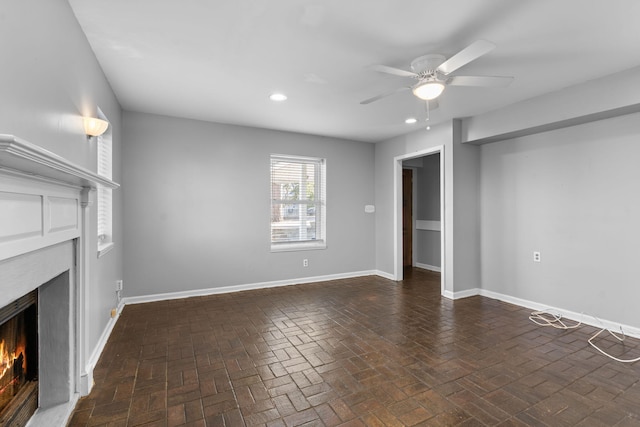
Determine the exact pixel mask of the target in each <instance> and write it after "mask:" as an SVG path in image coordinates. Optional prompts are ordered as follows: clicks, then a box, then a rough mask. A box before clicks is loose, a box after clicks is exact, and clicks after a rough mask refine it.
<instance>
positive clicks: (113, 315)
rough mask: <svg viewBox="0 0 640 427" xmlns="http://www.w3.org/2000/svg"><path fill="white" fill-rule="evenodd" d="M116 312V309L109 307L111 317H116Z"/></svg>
mask: <svg viewBox="0 0 640 427" xmlns="http://www.w3.org/2000/svg"><path fill="white" fill-rule="evenodd" d="M117 314H118V310H117V309H115V308H112V309H111V318H112V319H113V318H114V317H116V315H117Z"/></svg>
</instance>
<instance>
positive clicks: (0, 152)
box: [0, 134, 120, 189]
mask: <svg viewBox="0 0 640 427" xmlns="http://www.w3.org/2000/svg"><path fill="white" fill-rule="evenodd" d="M0 169H3V170H5V171H6V172H9V173H11V172H14V173H18V174H28V175H32V176H34V177H37V178H41V179H42V178H44V179H46V180H55V181H58V182H60V183H65V184H67V185H73V186H78V187H89V188H92V189H94V188H96V186H97V184H100V185H104V186H106V187H109V188H118V187H120V184H117V183H115V182H113V181H112V180H110V179H108V178H105V177H103V176H100V175H98V174H96V173H93V172H91V171H90V170H87V169H84V168H82V167H80V166H78V165H76V164H74V163H71V162H70V161H68V160H67V159H65V158H64V157H61V156H58V155H57V154H55V153H52V152H51V151H48V150H45V149H44V148H41V147H38V146H37V145H35V144H32V143H30V142H27V141H25V140H23V139H20V138H18V137H16V136H13V135H3V134H0Z"/></svg>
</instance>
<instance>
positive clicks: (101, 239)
mask: <svg viewBox="0 0 640 427" xmlns="http://www.w3.org/2000/svg"><path fill="white" fill-rule="evenodd" d="M111 159H112V153H111V133H110V132H108V133H105V134H103V135H101V136H98V175H102V176H104V177H105V178H109V179H111V178H112V167H111ZM111 211H112V208H111V188H107V187H104V186H102V185H98V244H99V245H100V244H105V243H109V242H111Z"/></svg>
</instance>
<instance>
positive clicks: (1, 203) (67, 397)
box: [0, 135, 118, 427]
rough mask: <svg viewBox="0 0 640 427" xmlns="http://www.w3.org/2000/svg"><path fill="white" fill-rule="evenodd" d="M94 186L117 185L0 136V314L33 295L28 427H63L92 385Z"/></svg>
mask: <svg viewBox="0 0 640 427" xmlns="http://www.w3.org/2000/svg"><path fill="white" fill-rule="evenodd" d="M98 185H104V186H107V187H109V188H117V187H118V184H116V183H114V182H113V181H111V180H109V179H106V178H104V177H101V176H99V175H97V174H95V173H93V172H91V171H89V170H87V169H84V168H82V167H80V166H77V165H75V164H73V163H71V162H69V161H67V160H66V159H64V158H62V157H60V156H58V155H56V154H54V153H52V152H50V151H48V150H44V149H42V148H41V147H39V146H37V145H34V144H31V143H29V142H27V141H24V140H22V139H20V138H17V137H15V136H12V135H0V308H1V307H4V306H7V305H11V304H15V302H16V301H20V300H21V299H23V298H25V295H32V293H33V292H35V293H36V295H37V303H36V304H35V307H37V350H36V352H37V358H38V360H37V363H35V364H36V365H37V367H38V373H37V379H38V382H37V388H38V391H37V409H36V411H35V413H34V415H33V416H32V417H31V418H30V421H29V424H28V425H29V427H33V426H45V425H46V426H52V425H64V424H65V423H66V421H67V419H68V417H69V415H70V414H71V412H72V410H73V408H74V406H75V403H76V402H77V399H78V398H79V396H81V395H85V394H88V392H89V391H90V389H91V386H92V384H93V372H92V369H93V366H92V365H91V361H90V356H91V355H90V353H89V349H88V336H87V334H88V325H87V321H86V318H87V316H86V314H87V310H88V298H87V297H88V293H89V291H90V289H91V288H90V283H91V281H92V276H91V274H90V270H91V262H92V260H93V259H95V258H96V248H95V247H93V245H92V243H91V242H93V243H94V244H95V239H91V237H92V236H93V235H94V234H96V231H95V230H92V229H91V227H90V221H89V214H90V210H89V209H90V206H91V204H92V199H93V194H94V193H95V191H94V190H95V189H96V188H97V186H98Z"/></svg>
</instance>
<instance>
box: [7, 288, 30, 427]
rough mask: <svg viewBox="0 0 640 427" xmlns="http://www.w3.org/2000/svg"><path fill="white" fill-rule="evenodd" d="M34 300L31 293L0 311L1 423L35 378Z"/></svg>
mask: <svg viewBox="0 0 640 427" xmlns="http://www.w3.org/2000/svg"><path fill="white" fill-rule="evenodd" d="M37 301H38V292H37V290H34V291H33V292H30V293H29V294H27V295H25V296H23V297H21V298H19V299H18V300H16V301H13V302H12V303H11V304H9V305H7V306H5V307H3V308H2V309H0V423H2V421H3V420H5V421H6V418H7V417H8V416H10V415H11V414H8V412H10V411H12V408H13V407H15V406H16V402H15V401H16V400H19V399H22V396H23V395H24V394H25V392H24V390H26V389H31V388H33V383H35V381H37V379H38V307H37ZM19 406H21V405H19Z"/></svg>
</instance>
